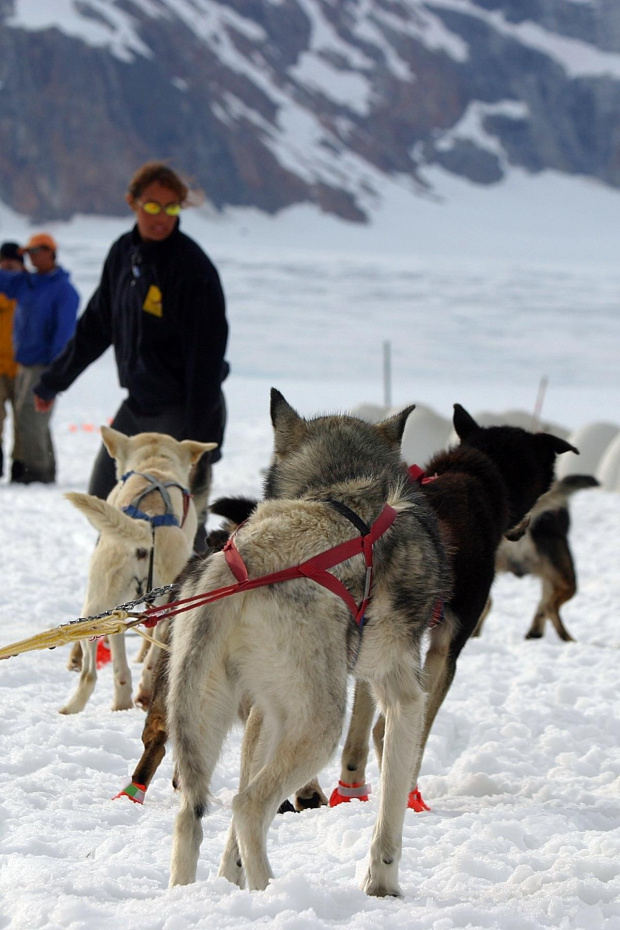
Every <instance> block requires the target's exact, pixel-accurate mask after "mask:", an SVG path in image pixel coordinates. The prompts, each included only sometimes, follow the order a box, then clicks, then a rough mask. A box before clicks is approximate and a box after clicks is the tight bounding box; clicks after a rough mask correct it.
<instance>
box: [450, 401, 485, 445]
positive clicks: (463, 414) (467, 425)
mask: <svg viewBox="0 0 620 930" xmlns="http://www.w3.org/2000/svg"><path fill="white" fill-rule="evenodd" d="M452 423H453V426H454V429H455V430H456V434H457V436H458V437H459V439H467V437H468V436H470V435H471V434H472V433H473V432H474V431H475V430H479V429H480V427H479V426H478V424H477V423H476V421H475V420H474V418H473V417H472V416H471V414H469V413H467V410H465V407H461V405H460V404H455V405H454V416H453V418H452Z"/></svg>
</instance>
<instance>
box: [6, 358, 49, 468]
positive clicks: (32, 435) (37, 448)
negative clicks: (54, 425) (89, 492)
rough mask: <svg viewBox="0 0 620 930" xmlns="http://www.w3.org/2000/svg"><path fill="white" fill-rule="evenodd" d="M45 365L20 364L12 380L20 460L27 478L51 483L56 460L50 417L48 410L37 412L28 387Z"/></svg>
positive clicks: (44, 368) (33, 383) (39, 374)
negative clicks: (15, 377) (14, 378)
mask: <svg viewBox="0 0 620 930" xmlns="http://www.w3.org/2000/svg"><path fill="white" fill-rule="evenodd" d="M46 368H47V366H46V365H20V366H19V368H18V370H17V380H16V383H15V419H16V423H17V430H16V431H17V435H18V436H19V448H20V461H22V462H23V463H24V467H25V473H24V474H25V478H26V480H28V481H44V482H52V481H55V479H56V459H55V456H54V446H53V444H52V434H51V432H50V427H49V423H50V418H51V416H52V411H51V410H50V411H49V412H48V413H37V411H36V410H35V409H34V394H33V393H32V389H33V387H34V386H35V384H36V383H37V381H38V380H39V378H40V377H41V375H42V374H43V372H44V371H45V370H46Z"/></svg>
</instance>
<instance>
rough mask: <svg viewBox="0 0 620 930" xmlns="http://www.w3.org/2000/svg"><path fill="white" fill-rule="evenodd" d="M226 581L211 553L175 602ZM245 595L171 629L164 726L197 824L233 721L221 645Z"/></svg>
mask: <svg viewBox="0 0 620 930" xmlns="http://www.w3.org/2000/svg"><path fill="white" fill-rule="evenodd" d="M230 579H231V576H230V571H229V570H228V568H227V567H226V563H225V561H224V558H223V557H222V556H221V555H220V554H219V553H215V554H213V555H212V556H211V557H210V558H209V559H207V561H206V562H205V569H204V571H203V573H202V574H201V575H199V576H195V577H194V578H193V579H190V580H189V581H188V583H186V584H185V585H184V586H183V589H182V590H181V594H180V597H181V599H182V598H184V597H187V596H191V595H192V594H194V593H196V592H198V591H200V592H202V591H210V590H214V589H216V588H219V587H222V586H224V585H226V584H229V583H230ZM246 596H247V595H244V594H239V595H235V596H233V597H227V598H226V599H225V600H220V601H218V602H217V603H211V604H207V605H206V606H203V607H198V608H195V609H194V610H192V611H191V612H190V613H188V614H186V615H185V617H184V618H183V622H182V623H177V624H176V625H175V631H174V648H173V650H172V652H171V655H170V668H169V691H168V702H167V713H168V727H169V733H170V737H171V739H172V741H173V743H174V754H175V764H176V770H177V775H178V778H179V782H180V788H181V792H182V794H183V799H184V804H185V806H186V808H187V809H189V810H190V811H191V812H192V816H193V818H195V819H196V820H199V819H200V818H201V817H202V816H203V814H204V813H205V811H206V807H207V801H208V794H209V784H210V781H211V775H212V773H213V769H214V767H215V764H216V762H217V759H218V758H219V755H220V751H221V747H222V743H223V741H224V739H225V738H226V735H227V733H228V730H229V728H230V726H231V725H232V722H233V721H234V719H235V716H236V711H237V703H238V698H237V696H236V695H235V692H234V690H233V687H232V685H231V681H230V678H229V676H228V674H227V671H226V664H225V659H226V642H227V639H228V637H229V636H230V635H233V636H234V635H235V627H236V626H237V621H238V619H239V616H240V614H241V611H242V605H243V601H244V599H245V597H246Z"/></svg>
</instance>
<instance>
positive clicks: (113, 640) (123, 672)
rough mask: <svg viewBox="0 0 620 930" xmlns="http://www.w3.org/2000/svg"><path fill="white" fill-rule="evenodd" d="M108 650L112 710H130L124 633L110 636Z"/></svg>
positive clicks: (130, 700)
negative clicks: (112, 688)
mask: <svg viewBox="0 0 620 930" xmlns="http://www.w3.org/2000/svg"><path fill="white" fill-rule="evenodd" d="M109 642H110V652H111V653H112V670H113V672H114V701H113V702H112V710H130V709H131V708H132V707H133V701H132V699H131V672H130V671H129V664H128V662H127V650H126V649H125V634H124V633H117V634H116V636H110V640H109Z"/></svg>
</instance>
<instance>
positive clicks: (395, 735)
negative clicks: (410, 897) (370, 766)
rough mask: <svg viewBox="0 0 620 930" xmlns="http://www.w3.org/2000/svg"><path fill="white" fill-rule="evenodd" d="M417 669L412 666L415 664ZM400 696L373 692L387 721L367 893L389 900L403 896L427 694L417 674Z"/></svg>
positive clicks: (402, 676) (405, 680) (403, 682)
mask: <svg viewBox="0 0 620 930" xmlns="http://www.w3.org/2000/svg"><path fill="white" fill-rule="evenodd" d="M412 664H413V663H412ZM396 675H397V676H398V679H399V687H398V692H396V689H395V687H394V683H393V682H390V683H388V687H383V684H384V683H382V685H381V686H379V687H377V686H376V685H375V686H374V689H375V693H376V695H377V698H378V699H379V704H380V706H381V707H382V708H383V712H384V716H385V737H384V742H383V764H382V766H381V801H380V806H379V816H378V817H377V821H376V823H375V829H374V832H373V838H372V843H371V847H370V865H369V867H368V872H367V874H366V878H365V880H364V884H363V888H364V891H365V892H366V893H367V894H369V895H375V896H377V897H385V896H386V895H395V896H398V895H400V893H401V892H400V888H399V885H398V863H399V861H400V857H401V852H402V834H403V822H404V818H405V811H406V809H407V796H408V792H409V783H410V778H411V770H412V768H415V766H416V762H417V754H418V752H419V746H420V736H421V732H422V724H423V719H424V700H425V698H424V693H423V692H422V689H421V688H420V686H419V683H418V681H417V678H416V676H415V674H414V672H413V668H409V669H400V670H398V671H397V672H395V676H396Z"/></svg>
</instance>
